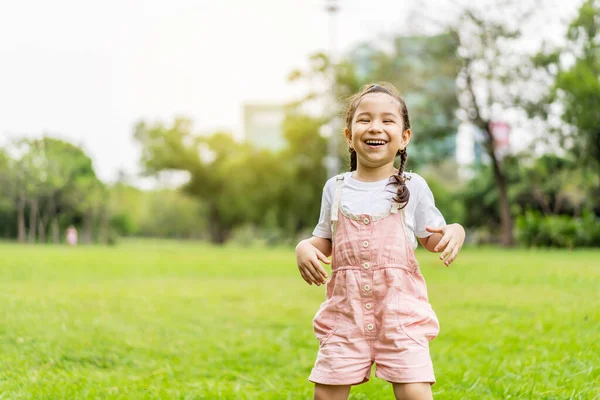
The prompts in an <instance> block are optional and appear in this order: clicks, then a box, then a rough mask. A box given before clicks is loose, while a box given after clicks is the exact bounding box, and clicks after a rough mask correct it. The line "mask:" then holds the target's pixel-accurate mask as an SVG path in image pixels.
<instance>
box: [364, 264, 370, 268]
mask: <svg viewBox="0 0 600 400" xmlns="http://www.w3.org/2000/svg"><path fill="white" fill-rule="evenodd" d="M363 268H364V269H369V268H371V264H369V263H364V264H363Z"/></svg>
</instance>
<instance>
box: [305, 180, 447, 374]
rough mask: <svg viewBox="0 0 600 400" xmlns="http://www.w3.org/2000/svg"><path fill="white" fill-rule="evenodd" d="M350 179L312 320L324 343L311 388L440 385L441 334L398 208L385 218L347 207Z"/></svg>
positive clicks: (336, 210)
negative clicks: (434, 347)
mask: <svg viewBox="0 0 600 400" xmlns="http://www.w3.org/2000/svg"><path fill="white" fill-rule="evenodd" d="M342 185H343V175H340V176H338V177H337V186H336V193H335V198H334V201H333V204H332V208H331V219H332V225H333V258H332V274H331V278H330V280H329V282H328V283H327V299H326V301H325V302H324V303H323V304H322V305H321V307H320V308H319V310H318V311H317V314H316V315H315V318H314V320H313V327H314V331H315V335H316V336H317V339H318V340H319V342H320V345H319V353H318V355H317V360H316V362H315V366H314V368H313V370H312V373H311V374H310V377H309V380H310V381H312V382H315V383H321V384H326V385H356V384H360V383H363V382H366V381H368V380H369V377H370V375H371V366H372V365H373V363H375V365H376V373H375V375H376V376H377V377H379V378H382V379H385V380H386V381H389V382H396V383H409V382H430V383H432V384H433V383H435V376H434V373H433V365H432V362H431V358H430V356H429V341H430V340H432V339H433V338H435V337H436V336H437V334H438V332H439V324H438V320H437V317H436V315H435V312H434V311H433V309H432V308H431V305H430V304H429V301H428V298H427V288H426V285H425V280H424V278H423V275H421V273H420V271H419V265H418V263H417V260H416V258H415V253H414V251H413V248H412V247H411V245H410V242H409V241H408V240H407V238H406V225H405V222H404V211H403V209H400V207H399V205H398V204H397V203H393V205H392V207H391V210H390V211H389V212H387V213H385V214H383V215H378V216H372V215H366V214H361V215H354V214H350V213H348V212H347V211H346V210H343V209H342V207H340V199H341V189H342Z"/></svg>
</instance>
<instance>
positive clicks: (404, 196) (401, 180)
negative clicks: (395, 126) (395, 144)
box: [392, 149, 410, 208]
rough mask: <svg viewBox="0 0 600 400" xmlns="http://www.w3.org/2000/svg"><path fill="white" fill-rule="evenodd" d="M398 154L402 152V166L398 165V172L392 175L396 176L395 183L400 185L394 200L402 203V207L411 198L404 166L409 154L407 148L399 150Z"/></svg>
mask: <svg viewBox="0 0 600 400" xmlns="http://www.w3.org/2000/svg"><path fill="white" fill-rule="evenodd" d="M398 154H400V167H398V173H397V174H396V175H394V176H393V177H392V178H394V182H393V183H394V184H395V185H396V186H398V192H397V194H396V197H394V201H395V202H397V203H399V204H401V205H402V206H401V207H400V208H404V207H406V205H407V204H408V199H409V198H410V191H409V190H408V187H407V186H406V176H405V175H404V166H405V165H406V159H407V158H408V154H406V149H402V150H400V151H398Z"/></svg>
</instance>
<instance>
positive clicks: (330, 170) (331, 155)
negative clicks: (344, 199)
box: [325, 0, 340, 177]
mask: <svg viewBox="0 0 600 400" xmlns="http://www.w3.org/2000/svg"><path fill="white" fill-rule="evenodd" d="M325 10H326V11H327V14H328V15H329V62H330V66H329V71H328V72H329V80H330V86H329V96H327V99H328V100H327V101H326V104H325V107H326V108H328V110H327V111H326V115H328V116H329V122H328V124H329V126H330V129H329V132H330V136H329V141H328V156H327V160H326V166H327V176H328V177H332V176H334V175H337V174H338V173H339V172H340V162H339V157H338V147H339V135H340V131H339V129H338V126H339V124H338V115H337V98H336V92H337V91H336V76H335V65H336V57H335V56H336V55H335V52H336V15H337V12H338V11H339V7H338V4H337V0H326V4H325Z"/></svg>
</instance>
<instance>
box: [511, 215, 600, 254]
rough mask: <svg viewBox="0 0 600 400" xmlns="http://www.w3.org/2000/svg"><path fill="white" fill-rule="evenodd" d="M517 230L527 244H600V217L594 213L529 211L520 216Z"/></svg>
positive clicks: (584, 245) (565, 245) (532, 245)
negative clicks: (550, 213)
mask: <svg viewBox="0 0 600 400" xmlns="http://www.w3.org/2000/svg"><path fill="white" fill-rule="evenodd" d="M517 230H518V234H517V237H518V240H519V242H520V243H521V244H523V245H525V246H527V247H563V248H569V249H572V248H574V247H597V246H600V218H598V217H596V216H595V215H594V214H593V213H592V212H585V213H584V214H583V215H582V216H581V217H579V218H573V217H571V216H567V215H543V214H541V213H540V212H537V211H531V210H528V211H527V212H526V213H525V214H524V215H520V216H519V217H518V218H517Z"/></svg>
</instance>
